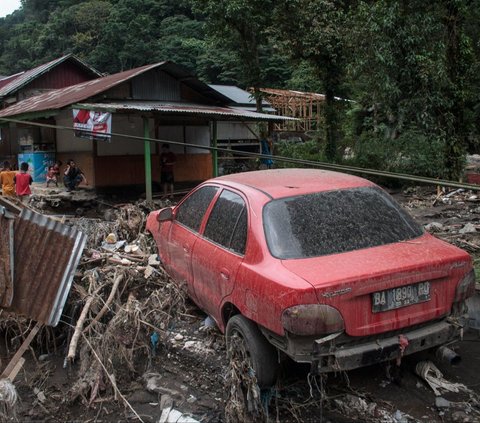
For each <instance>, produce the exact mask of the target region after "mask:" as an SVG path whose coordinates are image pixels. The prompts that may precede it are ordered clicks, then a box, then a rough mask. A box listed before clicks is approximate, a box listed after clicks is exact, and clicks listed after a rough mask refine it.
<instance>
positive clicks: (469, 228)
mask: <svg viewBox="0 0 480 423" xmlns="http://www.w3.org/2000/svg"><path fill="white" fill-rule="evenodd" d="M475 232H477V228H476V227H475V225H474V224H473V223H467V224H466V225H465V226H464V227H463V228H462V229H460V230H459V231H458V233H460V234H473V233H475Z"/></svg>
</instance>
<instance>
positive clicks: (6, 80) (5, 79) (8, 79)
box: [0, 72, 25, 88]
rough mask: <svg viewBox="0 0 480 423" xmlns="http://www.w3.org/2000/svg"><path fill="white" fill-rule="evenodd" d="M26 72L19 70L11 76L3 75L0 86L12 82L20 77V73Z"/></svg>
mask: <svg viewBox="0 0 480 423" xmlns="http://www.w3.org/2000/svg"><path fill="white" fill-rule="evenodd" d="M24 73H25V72H19V73H16V74H14V75H10V76H2V77H1V78H0V88H2V87H4V86H5V85H7V84H9V83H10V82H12V81H13V80H14V79H16V78H18V77H19V76H20V75H23V74H24Z"/></svg>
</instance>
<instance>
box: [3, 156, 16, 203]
mask: <svg viewBox="0 0 480 423" xmlns="http://www.w3.org/2000/svg"><path fill="white" fill-rule="evenodd" d="M16 173H17V172H15V171H14V170H12V168H11V166H10V163H9V162H8V161H5V162H3V170H2V171H1V172H0V184H2V193H3V195H4V196H8V197H13V196H14V195H15V182H14V178H15V174H16Z"/></svg>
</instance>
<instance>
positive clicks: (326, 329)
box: [282, 304, 345, 335]
mask: <svg viewBox="0 0 480 423" xmlns="http://www.w3.org/2000/svg"><path fill="white" fill-rule="evenodd" d="M282 324H283V327H284V328H285V330H287V331H288V332H290V333H293V334H295V335H325V334H328V333H333V332H338V331H342V330H343V329H345V323H344V322H343V318H342V316H341V314H340V313H339V311H338V310H337V309H336V308H333V307H331V306H329V305H326V304H305V305H297V306H293V307H290V308H287V309H286V310H285V311H284V312H283V313H282Z"/></svg>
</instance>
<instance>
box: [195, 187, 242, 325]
mask: <svg viewBox="0 0 480 423" xmlns="http://www.w3.org/2000/svg"><path fill="white" fill-rule="evenodd" d="M247 231H248V217H247V207H246V203H245V200H244V199H243V198H242V196H241V195H239V194H238V193H236V192H233V191H231V190H228V189H224V190H223V191H222V192H221V193H220V195H219V196H218V198H217V200H216V202H215V204H214V206H213V208H212V211H211V212H210V214H209V216H208V220H207V222H206V224H205V229H204V231H203V234H202V236H201V237H199V239H198V240H197V242H196V243H195V246H194V250H193V256H192V264H193V280H194V289H195V295H196V298H197V301H198V303H199V305H200V306H201V307H202V308H203V309H204V310H205V311H206V312H208V313H209V314H210V315H212V317H214V318H215V319H216V320H218V319H219V318H220V310H219V306H220V304H221V302H222V299H223V298H225V297H226V296H227V295H228V294H230V293H231V292H232V291H233V288H234V284H235V277H236V274H237V271H238V268H239V266H240V264H241V263H242V261H243V257H244V254H245V248H246V241H247Z"/></svg>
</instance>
